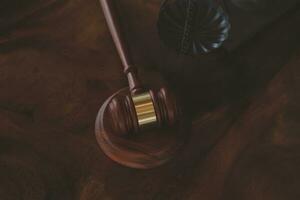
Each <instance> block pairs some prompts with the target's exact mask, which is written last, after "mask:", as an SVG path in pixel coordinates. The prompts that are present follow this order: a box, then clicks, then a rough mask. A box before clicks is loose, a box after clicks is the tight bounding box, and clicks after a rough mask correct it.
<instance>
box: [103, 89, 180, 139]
mask: <svg viewBox="0 0 300 200" xmlns="http://www.w3.org/2000/svg"><path fill="white" fill-rule="evenodd" d="M108 109H109V116H110V117H111V122H112V123H113V124H112V127H113V129H114V130H113V131H114V132H115V133H116V134H118V135H120V136H126V135H128V136H129V135H134V134H140V133H141V132H142V131H143V130H146V129H149V128H153V127H159V128H161V127H172V126H174V124H175V123H176V122H178V121H179V120H180V115H181V109H180V108H179V106H178V101H177V100H176V98H175V96H174V95H173V94H172V93H171V92H170V91H169V90H168V89H167V88H165V87H162V88H161V89H160V90H158V91H157V90H148V91H146V92H136V93H135V94H130V93H129V94H128V95H126V96H125V97H124V96H116V97H114V98H113V99H112V100H111V102H110V103H109V108H108Z"/></svg>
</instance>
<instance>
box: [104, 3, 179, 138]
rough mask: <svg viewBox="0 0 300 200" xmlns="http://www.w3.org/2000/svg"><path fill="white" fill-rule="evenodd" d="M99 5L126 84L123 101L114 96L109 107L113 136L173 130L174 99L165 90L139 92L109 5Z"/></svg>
mask: <svg viewBox="0 0 300 200" xmlns="http://www.w3.org/2000/svg"><path fill="white" fill-rule="evenodd" d="M100 3H101V5H102V8H103V12H104V16H105V19H106V21H107V25H108V27H109V30H110V33H111V35H112V38H113V40H114V43H115V46H116V49H117V51H118V53H119V56H120V59H121V61H122V65H123V67H124V74H125V75H126V76H127V79H128V84H129V93H128V95H126V97H124V96H118V95H117V96H116V97H114V98H113V99H112V100H111V102H110V103H109V113H110V115H109V116H110V117H111V119H112V120H111V121H112V123H113V127H114V129H115V130H114V132H115V133H116V134H118V135H119V136H126V135H129V134H137V133H141V132H142V131H143V130H145V129H147V128H149V127H163V126H169V127H171V126H173V125H174V123H175V122H177V121H178V120H179V119H180V117H179V116H180V109H179V107H178V103H177V101H176V99H175V97H174V95H172V93H171V92H170V91H169V90H168V89H167V88H166V87H162V88H161V89H160V90H158V91H157V90H152V89H149V90H148V89H144V88H143V86H142V84H141V82H140V80H139V78H138V75H137V69H136V67H135V66H133V64H132V61H131V58H130V55H129V51H128V48H127V44H126V42H125V40H124V38H123V37H122V33H121V29H120V25H119V22H118V20H117V14H116V12H115V8H114V5H113V1H112V0H100Z"/></svg>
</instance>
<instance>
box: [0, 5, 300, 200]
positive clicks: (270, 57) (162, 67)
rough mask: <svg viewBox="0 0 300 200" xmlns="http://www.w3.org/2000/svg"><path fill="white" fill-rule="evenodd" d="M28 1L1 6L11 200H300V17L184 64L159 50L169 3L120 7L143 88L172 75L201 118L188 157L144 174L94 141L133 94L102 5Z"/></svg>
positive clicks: (0, 181) (1, 106)
mask: <svg viewBox="0 0 300 200" xmlns="http://www.w3.org/2000/svg"><path fill="white" fill-rule="evenodd" d="M20 2H21V1H18V0H13V1H9V0H5V1H4V3H3V7H0V11H2V12H0V16H1V18H0V19H1V20H0V30H1V31H0V91H1V93H0V199H1V200H19V199H24V200H40V199H45V200H46V199H47V200H48V199H51V200H68V199H70V200H75V199H79V200H98V199H122V200H123V199H129V200H135V199H137V200H141V199H143V200H144V199H146V200H147V199H155V200H159V199H162V200H166V199H172V200H173V199H178V200H182V199H190V200H193V199H204V200H217V199H221V200H223V199H228V200H247V199H256V200H260V199H263V200H267V199H270V200H274V199H280V200H281V199H282V200H292V199H299V198H300V192H299V186H300V171H299V169H300V147H299V130H300V127H299V126H300V125H299V124H300V123H299V121H300V114H299V113H300V106H299V102H300V96H299V90H300V68H299V65H300V49H299V47H300V37H299V36H300V28H299V23H300V8H299V9H298V8H294V9H293V11H291V12H289V13H287V14H285V15H284V16H282V17H281V18H280V19H279V20H277V21H276V22H274V23H273V24H271V25H268V26H267V27H265V29H264V30H263V31H262V32H261V33H259V34H257V35H256V36H255V37H254V38H252V39H251V40H249V41H248V42H246V43H244V44H243V45H241V46H240V47H239V48H237V49H235V50H234V51H232V52H230V53H229V52H226V50H225V49H220V50H218V51H216V52H214V53H212V54H210V55H203V56H198V57H184V56H178V55H176V54H174V53H172V52H170V51H169V50H168V49H166V48H165V47H164V46H162V45H161V44H160V42H159V39H158V36H157V33H156V29H155V21H156V19H157V12H158V8H159V4H160V0H148V1H143V0H127V1H125V0H120V1H119V7H120V8H121V9H119V10H120V12H121V15H122V16H124V17H123V18H122V23H124V24H126V35H127V37H128V39H129V40H130V41H131V43H130V44H131V47H130V48H131V51H132V52H133V53H134V59H135V61H136V63H137V64H138V65H139V66H141V73H142V76H143V78H144V79H145V80H146V82H148V83H153V84H155V83H156V82H158V81H159V79H160V77H159V72H162V73H163V74H164V78H165V79H166V80H168V81H169V82H170V84H171V85H172V86H173V89H175V90H176V91H177V92H178V94H179V95H181V97H182V98H183V99H184V100H185V102H184V106H185V108H186V109H187V110H188V113H189V115H190V117H191V119H192V134H191V137H190V140H189V143H188V144H187V145H186V147H185V148H184V149H183V151H182V152H180V154H178V156H177V157H176V158H175V159H174V160H173V161H172V162H170V163H168V164H167V165H164V166H161V167H159V168H155V169H152V170H146V171H144V170H134V169H129V168H125V167H122V166H119V165H118V164H116V163H114V162H112V161H111V160H109V159H108V158H107V157H106V156H105V155H104V154H103V153H102V151H100V149H99V147H98V145H97V143H96V140H95V136H94V120H95V116H96V114H97V112H98V109H99V107H100V106H101V104H102V103H103V101H104V100H105V99H106V98H107V97H108V96H109V95H110V94H111V93H112V92H114V91H116V90H118V89H119V88H121V87H123V86H124V85H126V80H125V79H124V77H123V75H122V71H121V70H120V61H119V59H118V56H117V54H116V51H115V48H114V46H113V43H112V41H111V38H110V35H109V33H108V30H107V27H106V25H105V21H104V18H103V16H102V12H101V9H100V6H99V3H98V1H97V0H67V1H56V0H44V1H41V0H29V1H26V3H24V5H21V4H22V3H20ZM179 80H180V81H179ZM187 88H188V89H187Z"/></svg>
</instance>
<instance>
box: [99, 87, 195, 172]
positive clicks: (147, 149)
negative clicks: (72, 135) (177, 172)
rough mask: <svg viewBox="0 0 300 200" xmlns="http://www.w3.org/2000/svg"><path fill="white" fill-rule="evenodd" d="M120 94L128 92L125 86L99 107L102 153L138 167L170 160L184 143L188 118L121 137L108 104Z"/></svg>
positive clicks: (153, 165) (146, 167)
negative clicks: (109, 111) (168, 125)
mask: <svg viewBox="0 0 300 200" xmlns="http://www.w3.org/2000/svg"><path fill="white" fill-rule="evenodd" d="M118 95H121V97H122V96H123V97H125V96H126V95H129V89H128V88H124V89H121V90H119V91H118V92H116V93H115V94H113V95H112V96H110V97H109V98H108V99H107V100H106V101H105V102H104V104H103V105H102V107H101V108H100V110H99V112H98V115H97V118H96V123H95V132H96V138H97V142H98V144H99V146H100V147H101V149H102V150H103V152H104V153H105V154H106V155H107V156H108V157H109V158H111V159H112V160H114V161H115V162H117V163H119V164H121V165H124V166H127V167H131V168H137V169H149V168H154V167H157V166H160V165H162V164H164V163H166V162H167V161H169V160H171V159H172V158H173V157H174V156H175V155H176V154H177V153H178V151H179V150H180V149H181V148H182V147H183V145H184V144H185V142H186V140H187V138H188V135H189V131H188V128H187V127H188V126H187V125H186V124H187V123H186V122H185V120H181V122H179V123H178V124H177V125H176V126H175V127H172V128H157V127H153V128H150V129H148V130H145V131H141V132H140V133H137V134H129V135H128V136H120V135H119V134H117V133H115V132H114V130H113V123H112V120H111V117H110V115H109V113H108V105H109V103H110V102H111V100H112V99H113V98H115V97H117V96H118Z"/></svg>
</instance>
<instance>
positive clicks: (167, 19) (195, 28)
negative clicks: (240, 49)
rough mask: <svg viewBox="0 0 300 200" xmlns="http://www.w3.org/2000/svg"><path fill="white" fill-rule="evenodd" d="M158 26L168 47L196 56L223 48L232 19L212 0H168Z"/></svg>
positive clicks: (160, 34) (162, 8) (162, 9)
mask: <svg viewBox="0 0 300 200" xmlns="http://www.w3.org/2000/svg"><path fill="white" fill-rule="evenodd" d="M157 26H158V32H159V36H160V38H161V40H162V41H163V42H164V44H165V45H166V46H168V47H170V48H172V49H174V50H176V51H177V52H178V53H182V54H192V55H193V54H194V55H195V54H200V53H207V52H210V51H212V50H213V49H216V48H219V47H220V46H221V45H222V43H223V42H224V41H225V40H226V39H227V37H228V34H229V30H230V23H229V20H228V16H227V15H226V13H225V12H224V10H223V8H222V7H221V6H218V5H216V4H215V3H214V2H213V1H212V0H165V1H164V2H163V4H162V7H161V10H160V13H159V19H158V23H157Z"/></svg>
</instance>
